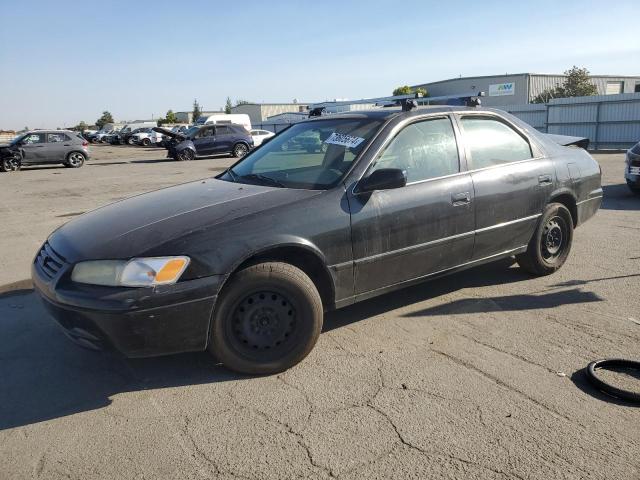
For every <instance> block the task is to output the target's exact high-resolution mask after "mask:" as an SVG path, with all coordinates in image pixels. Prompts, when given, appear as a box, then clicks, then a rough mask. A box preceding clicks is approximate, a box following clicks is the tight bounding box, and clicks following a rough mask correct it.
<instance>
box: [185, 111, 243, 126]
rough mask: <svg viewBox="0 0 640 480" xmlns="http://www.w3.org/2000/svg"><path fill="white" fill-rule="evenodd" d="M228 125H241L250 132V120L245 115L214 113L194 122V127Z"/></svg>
mask: <svg viewBox="0 0 640 480" xmlns="http://www.w3.org/2000/svg"><path fill="white" fill-rule="evenodd" d="M229 123H234V124H236V125H242V126H243V127H244V128H246V129H247V130H251V119H250V118H249V115H247V114H246V113H216V114H215V115H209V116H202V117H200V118H198V119H197V120H196V121H195V122H194V124H195V125H220V124H225V125H226V124H229Z"/></svg>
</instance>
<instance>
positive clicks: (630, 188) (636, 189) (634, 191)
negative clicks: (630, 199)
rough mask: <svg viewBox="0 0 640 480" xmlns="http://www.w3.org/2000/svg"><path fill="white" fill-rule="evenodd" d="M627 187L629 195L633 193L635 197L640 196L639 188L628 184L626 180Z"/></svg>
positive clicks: (630, 183)
mask: <svg viewBox="0 0 640 480" xmlns="http://www.w3.org/2000/svg"><path fill="white" fill-rule="evenodd" d="M627 187H629V190H631V193H635V194H636V195H640V186H638V185H636V184H634V183H632V182H630V181H629V180H627Z"/></svg>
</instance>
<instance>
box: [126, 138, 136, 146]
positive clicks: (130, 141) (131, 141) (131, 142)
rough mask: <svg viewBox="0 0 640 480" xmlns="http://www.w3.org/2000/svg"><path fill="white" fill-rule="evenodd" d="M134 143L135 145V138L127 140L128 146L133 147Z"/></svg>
mask: <svg viewBox="0 0 640 480" xmlns="http://www.w3.org/2000/svg"><path fill="white" fill-rule="evenodd" d="M133 143H134V140H133V137H129V138H127V145H133Z"/></svg>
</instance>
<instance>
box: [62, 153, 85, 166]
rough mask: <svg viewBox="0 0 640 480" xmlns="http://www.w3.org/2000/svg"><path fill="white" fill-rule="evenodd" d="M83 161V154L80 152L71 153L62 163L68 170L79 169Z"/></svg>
mask: <svg viewBox="0 0 640 480" xmlns="http://www.w3.org/2000/svg"><path fill="white" fill-rule="evenodd" d="M84 161H85V157H84V154H82V153H80V152H71V153H70V154H69V155H68V156H67V161H66V162H65V163H64V166H65V167H69V168H80V167H81V166H82V165H84Z"/></svg>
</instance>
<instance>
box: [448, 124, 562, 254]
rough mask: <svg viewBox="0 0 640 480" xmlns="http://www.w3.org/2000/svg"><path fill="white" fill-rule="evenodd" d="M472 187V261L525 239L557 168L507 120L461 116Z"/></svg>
mask: <svg viewBox="0 0 640 480" xmlns="http://www.w3.org/2000/svg"><path fill="white" fill-rule="evenodd" d="M460 125H461V131H462V138H463V141H464V144H465V145H466V148H467V161H468V162H469V170H470V172H471V178H472V180H473V188H474V191H475V213H476V227H475V229H476V240H475V247H474V252H473V259H474V260H479V259H482V258H487V257H490V256H492V255H497V254H501V253H505V252H509V251H511V250H514V249H517V248H519V247H522V246H525V245H527V244H528V243H529V240H530V239H531V236H532V235H533V231H534V230H535V227H536V225H537V223H538V220H539V217H540V215H541V214H542V211H543V210H544V206H545V204H546V202H547V199H548V197H549V194H550V193H551V190H552V187H553V182H554V180H555V169H554V168H553V165H552V163H551V161H550V160H549V159H548V158H546V157H545V156H544V154H543V153H542V152H539V151H537V148H536V146H535V145H532V144H531V143H530V141H529V139H528V138H527V137H526V135H524V134H523V133H522V132H520V131H519V130H518V129H517V128H516V127H515V126H514V125H511V124H510V123H509V122H507V121H506V120H505V119H503V118H501V117H498V116H492V115H486V114H464V115H461V116H460Z"/></svg>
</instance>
